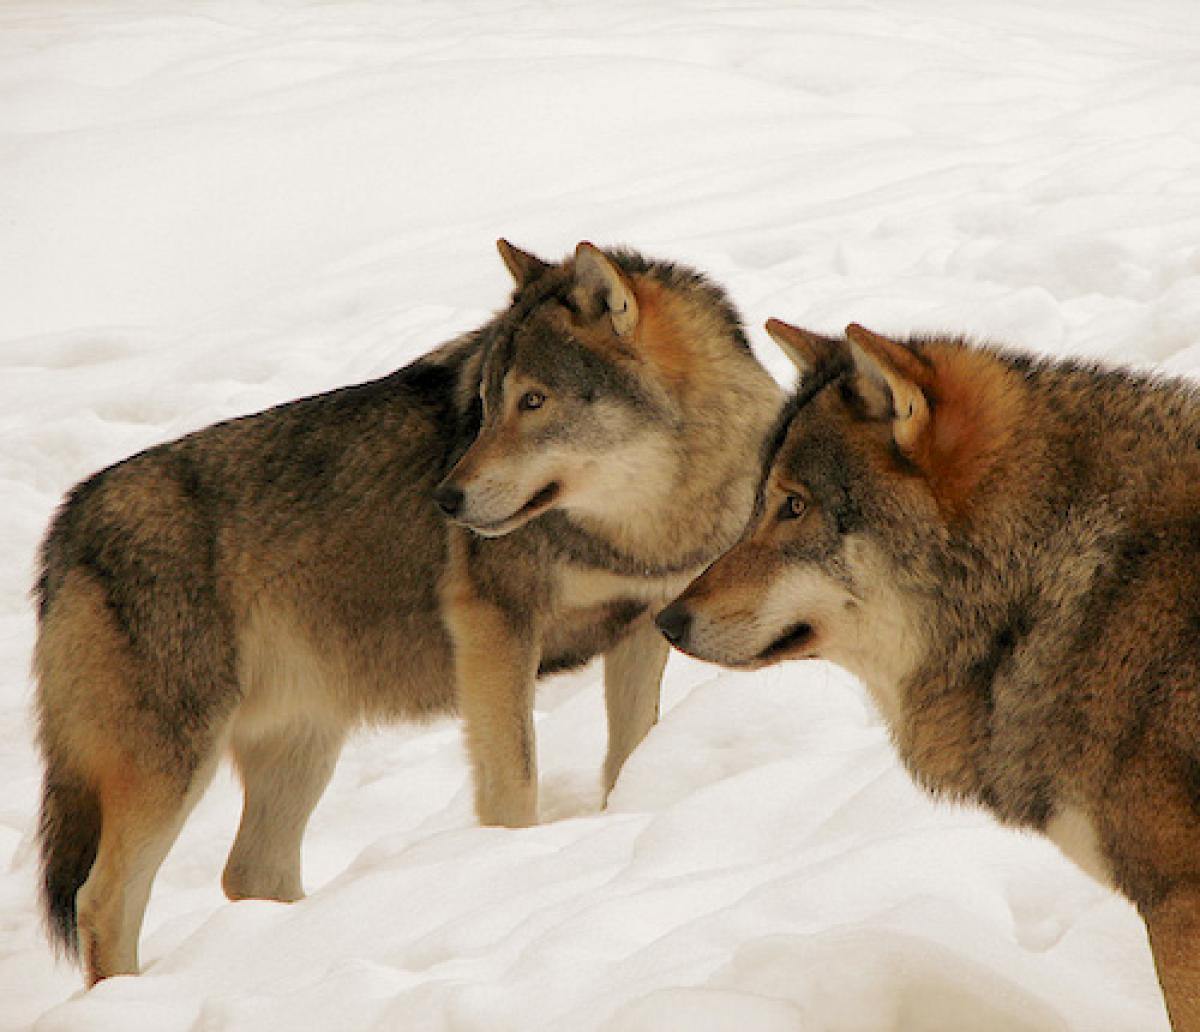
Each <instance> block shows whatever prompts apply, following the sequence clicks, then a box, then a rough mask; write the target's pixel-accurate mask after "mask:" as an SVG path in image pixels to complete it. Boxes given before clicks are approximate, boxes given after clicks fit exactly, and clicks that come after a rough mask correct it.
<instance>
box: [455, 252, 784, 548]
mask: <svg viewBox="0 0 1200 1032" xmlns="http://www.w3.org/2000/svg"><path fill="white" fill-rule="evenodd" d="M499 247H500V253H501V256H502V258H503V259H504V261H505V264H506V265H507V266H508V269H509V271H510V272H511V273H512V275H513V278H514V279H515V281H516V291H515V293H514V295H513V302H512V304H511V306H510V307H509V309H508V310H507V311H506V312H504V313H502V315H501V316H500V317H499V318H498V319H497V320H496V322H495V323H494V324H492V325H491V326H490V327H489V328H488V329H487V330H486V335H485V343H484V347H483V350H482V352H481V365H480V369H479V396H480V402H481V406H482V408H481V411H482V417H481V424H480V428H479V432H478V435H477V437H476V439H475V441H474V443H473V444H472V445H471V446H470V448H469V449H468V450H467V451H466V453H465V454H464V455H463V456H462V457H461V459H460V460H459V461H458V463H457V464H456V465H455V466H454V467H453V468H452V469H451V470H450V472H449V473H448V474H447V476H446V477H445V479H444V480H443V481H442V483H441V484H440V485H439V486H438V488H437V490H436V492H435V494H434V499H435V501H436V502H437V504H438V505H439V506H440V507H441V509H442V510H443V512H445V513H446V515H447V516H449V517H450V518H451V519H453V520H455V521H456V522H458V523H460V524H463V525H464V526H467V527H469V528H470V529H472V530H473V531H475V532H476V533H478V534H480V535H483V536H488V537H494V536H499V535H502V534H506V533H509V532H510V531H512V530H515V529H516V528H518V527H520V526H522V525H523V524H525V523H527V522H528V521H529V520H531V519H533V518H534V517H536V516H538V515H540V514H541V513H544V512H546V511H547V510H549V509H551V508H562V509H565V510H567V511H568V512H569V513H571V514H573V515H585V516H591V517H594V518H597V519H599V520H601V521H603V520H605V519H607V518H622V519H628V518H630V516H631V515H633V516H636V515H637V514H638V511H639V510H640V509H642V508H643V507H650V508H652V507H654V506H655V505H656V504H657V503H658V502H659V501H660V500H661V498H662V497H663V496H665V495H667V494H669V492H671V491H672V490H673V488H674V486H675V485H674V480H675V479H676V477H677V476H678V475H679V470H678V465H679V462H678V460H679V452H680V449H681V448H682V447H684V446H685V444H684V443H682V442H681V440H680V433H679V432H678V431H679V430H680V428H681V427H683V425H684V423H685V421H686V419H685V417H686V413H685V411H684V409H685V408H686V406H687V404H688V402H689V398H690V400H692V401H695V400H698V399H700V398H702V397H703V396H704V393H705V391H707V390H709V389H710V388H718V387H719V388H720V389H722V390H724V391H725V393H726V394H727V395H728V396H729V397H733V396H735V395H736V392H737V390H738V387H737V384H736V380H737V378H736V377H728V378H727V379H728V380H729V381H730V384H729V386H728V387H726V386H725V385H724V383H723V378H726V374H725V370H724V368H723V363H724V362H726V361H729V360H730V358H732V359H734V360H735V361H741V362H747V361H748V362H749V363H751V364H753V365H754V366H755V367H756V368H757V363H756V362H754V360H753V358H752V357H751V356H750V351H749V345H748V344H747V342H746V338H745V335H744V333H743V331H742V328H741V324H740V321H739V319H738V316H737V313H736V312H735V310H734V309H733V307H732V306H731V305H730V304H729V302H728V301H727V300H726V299H725V297H724V295H723V294H722V293H721V292H720V291H719V290H718V289H717V288H716V287H714V286H713V285H712V284H710V283H709V282H708V281H707V280H705V279H704V278H703V277H701V276H699V275H698V274H695V273H691V272H689V271H687V270H684V269H681V268H679V267H677V266H674V265H670V264H667V263H657V262H649V261H647V260H645V259H642V258H640V257H639V256H637V255H635V254H632V253H630V252H622V251H615V252H604V251H601V250H599V249H597V248H596V247H594V246H592V245H591V244H589V243H581V244H580V245H579V246H578V247H577V248H576V250H575V254H574V255H573V257H571V258H570V259H568V260H567V261H565V262H563V263H561V264H558V265H552V264H549V263H546V262H543V261H541V260H540V259H538V258H535V257H534V256H533V255H530V254H527V253H525V252H522V251H519V250H518V249H517V248H515V247H513V246H512V245H510V244H508V243H506V242H505V241H501V242H500V244H499ZM763 375H764V377H765V374H763ZM743 379H744V377H743ZM768 418H769V417H768Z"/></svg>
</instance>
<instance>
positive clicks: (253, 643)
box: [34, 242, 779, 982]
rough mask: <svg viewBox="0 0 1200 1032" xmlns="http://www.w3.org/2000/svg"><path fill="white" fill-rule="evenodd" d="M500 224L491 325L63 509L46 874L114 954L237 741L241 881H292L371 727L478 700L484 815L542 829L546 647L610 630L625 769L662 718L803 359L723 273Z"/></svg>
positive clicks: (84, 946) (52, 650) (553, 659)
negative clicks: (704, 585)
mask: <svg viewBox="0 0 1200 1032" xmlns="http://www.w3.org/2000/svg"><path fill="white" fill-rule="evenodd" d="M500 251H501V257H502V258H503V259H504V262H505V265H506V266H507V267H508V269H509V270H510V271H511V272H512V274H513V276H514V278H515V279H516V281H517V283H516V290H515V292H514V294H513V297H512V301H511V304H510V305H509V306H508V307H507V308H506V309H505V310H503V311H502V312H500V313H499V314H498V315H497V316H496V317H495V318H493V319H492V320H491V321H490V322H488V323H487V324H486V325H485V326H483V327H482V328H480V329H479V330H477V331H475V332H473V333H468V334H466V335H464V336H463V337H461V338H459V339H457V340H455V341H451V342H450V343H448V344H446V345H444V346H443V347H441V348H439V349H438V350H436V351H434V352H432V353H431V354H429V355H427V356H425V357H424V358H422V359H420V360H418V361H417V362H414V363H413V364H412V365H410V366H408V367H406V368H404V369H401V370H399V371H397V372H395V373H393V374H391V375H389V376H385V377H383V378H381V379H379V380H376V381H373V382H371V383H366V384H359V385H356V386H352V387H346V388H342V389H340V390H335V391H331V392H329V393H328V394H324V395H319V396H316V397H312V398H304V399H300V400H299V401H295V402H290V403H288V404H285V405H281V406H278V407H277V408H274V409H270V410H268V411H266V412H262V413H258V414H256V415H252V416H247V417H244V418H242V419H236V420H230V421H228V422H225V423H221V424H218V425H216V426H213V427H209V428H207V429H205V430H202V431H199V432H198V433H195V434H192V435H190V436H188V437H185V438H182V439H181V440H178V441H172V442H169V443H166V444H162V445H159V446H158V447H155V448H152V449H149V450H148V451H146V452H143V453H141V454H139V455H135V456H133V457H132V458H130V459H127V460H125V461H124V462H121V463H118V464H117V465H115V466H112V467H110V468H109V469H106V470H102V471H101V472H100V473H98V474H96V475H95V476H93V477H91V478H90V479H88V480H87V481H85V482H84V483H82V484H80V485H78V486H77V487H76V488H75V489H74V490H73V491H72V492H71V494H70V495H69V496H68V498H67V500H66V501H65V502H64V504H63V506H62V507H61V509H60V510H59V512H58V514H57V515H56V517H55V519H54V521H53V523H52V525H51V527H50V530H49V532H48V534H47V536H46V539H45V542H44V544H43V548H42V557H41V558H42V575H41V577H40V580H39V583H38V586H37V600H38V605H39V632H38V641H37V646H36V655H35V662H34V665H35V672H36V676H37V680H38V689H37V709H38V721H39V739H40V744H41V748H42V752H43V755H44V757H45V761H46V777H45V785H44V792H43V806H42V819H41V825H40V836H39V837H40V845H41V851H42V864H43V875H44V881H43V901H44V905H45V910H46V915H47V919H48V926H49V929H50V932H51V936H52V938H54V939H55V940H56V941H57V942H58V944H59V945H61V946H63V947H65V948H66V950H67V951H68V952H71V953H75V952H76V951H77V950H78V952H80V953H81V954H82V958H83V961H84V964H85V967H86V974H87V978H88V980H89V982H94V981H95V980H97V979H99V978H103V977H106V976H108V975H112V974H120V973H130V972H134V971H136V970H137V968H138V961H137V940H138V931H139V928H140V925H141V921H142V914H143V912H144V909H145V905H146V900H147V898H148V895H149V892H150V887H151V884H152V881H153V878H154V875H155V872H156V871H157V869H158V866H159V864H160V863H161V862H162V859H163V857H164V856H165V855H166V852H167V850H168V849H169V848H170V846H171V843H172V842H173V841H174V839H175V836H176V834H177V833H178V830H179V828H180V826H181V825H182V823H183V821H184V819H185V818H186V816H187V813H188V811H189V810H190V808H191V806H192V805H193V804H194V803H195V801H196V800H197V799H198V798H199V797H200V795H201V794H202V793H203V791H204V790H205V787H206V786H207V784H208V782H209V779H210V778H211V777H212V774H213V771H214V770H215V768H216V765H217V762H218V758H219V757H220V755H221V754H222V753H224V752H225V751H226V750H228V751H229V753H230V754H231V755H232V758H233V761H234V765H235V767H236V769H237V771H238V773H239V775H240V777H241V779H242V781H243V784H244V788H245V804H244V808H243V812H242V819H241V824H240V826H239V828H238V834H237V838H236V840H235V842H234V845H233V849H232V850H231V852H230V856H229V860H228V863H227V864H226V867H225V871H224V874H223V877H222V885H223V887H224V889H225V892H226V894H227V895H228V896H229V897H230V898H231V899H243V898H267V899H278V900H295V899H298V898H300V896H301V895H302V894H303V887H302V883H301V876H300V873H301V871H300V843H301V839H302V837H303V833H304V828H305V825H306V823H307V821H308V817H309V814H310V812H311V811H312V808H313V806H315V804H316V802H317V800H318V799H319V798H320V796H321V793H322V791H323V790H324V788H325V785H326V783H327V781H328V779H329V777H330V775H331V773H332V771H333V768H334V764H335V762H336V759H337V755H338V752H339V750H340V748H341V746H342V742H343V740H344V739H345V737H346V735H347V734H348V733H349V732H350V731H351V730H352V729H353V728H354V727H355V726H357V725H360V724H362V723H363V722H370V721H384V720H397V719H401V720H419V719H421V718H424V717H428V716H431V715H435V714H446V713H454V712H458V713H460V714H461V715H462V717H463V720H464V724H465V729H464V730H465V737H466V743H467V750H468V753H469V756H470V761H471V767H472V773H473V776H474V784H475V801H476V810H477V812H478V815H479V818H480V820H481V821H483V822H484V823H488V824H503V825H509V826H520V825H525V824H530V823H532V822H534V821H535V820H536V819H537V758H536V743H535V741H534V733H533V721H532V705H533V691H534V683H535V680H536V679H537V678H538V677H539V676H542V675H545V674H548V673H552V672H554V671H556V670H562V669H566V668H569V667H573V666H579V665H580V664H582V663H585V662H587V661H588V660H590V659H591V658H592V657H594V656H597V655H602V656H604V659H605V675H604V682H605V697H606V702H607V706H608V720H609V749H608V754H607V756H606V759H605V764H604V775H603V777H604V782H603V789H604V792H605V793H606V794H607V792H608V791H609V790H611V789H612V787H613V784H614V782H615V781H616V778H617V776H618V774H619V772H620V770H621V766H622V764H623V763H624V762H625V759H626V758H627V757H628V755H629V753H630V752H631V751H632V750H633V749H634V748H635V747H636V746H637V744H638V743H639V742H640V741H641V740H642V738H643V737H644V736H645V734H646V733H647V732H648V730H649V729H650V727H651V725H652V724H653V723H654V720H655V719H656V718H657V713H658V685H659V678H660V675H661V673H662V668H663V663H664V662H665V660H666V655H667V647H666V645H665V643H663V641H662V640H661V638H660V637H659V635H658V634H657V633H656V632H655V631H654V629H653V625H652V624H651V617H652V615H653V613H654V612H655V611H656V610H657V609H658V608H659V607H660V606H661V605H663V604H664V603H665V602H666V601H667V600H668V599H669V598H671V597H672V596H673V595H674V594H676V593H677V592H678V591H679V590H680V589H681V588H682V587H683V586H684V585H685V584H686V583H687V582H688V580H690V579H691V577H692V576H694V575H695V574H696V573H697V572H699V570H701V569H703V567H704V566H705V565H706V564H707V563H708V562H709V561H710V560H711V559H712V558H713V557H714V556H715V555H716V554H717V553H718V552H719V551H720V550H721V549H722V548H723V547H725V546H727V545H729V544H730V543H732V541H733V540H734V539H735V538H736V536H737V534H738V532H739V530H740V528H741V526H742V525H743V524H744V522H745V520H746V518H747V516H748V514H749V511H750V508H751V505H752V502H753V494H754V481H755V479H756V472H755V471H753V470H746V469H745V468H744V464H743V463H742V461H741V454H742V453H743V452H744V450H745V449H746V448H754V447H757V446H758V443H759V441H760V440H761V438H762V437H763V436H764V434H765V431H766V430H767V428H768V427H769V426H770V423H771V420H772V419H773V417H774V414H775V411H776V409H777V407H778V402H779V391H778V388H777V387H776V385H775V384H774V381H772V380H771V378H770V377H769V376H768V375H767V373H766V371H765V370H764V369H763V368H762V367H761V366H760V365H759V364H758V363H757V361H756V360H755V359H754V357H753V355H752V354H751V352H750V349H749V346H748V344H747V342H746V339H745V335H744V333H743V331H742V328H741V324H740V321H739V318H738V316H737V313H736V311H735V310H734V309H733V307H732V305H730V303H729V302H728V300H727V299H726V298H725V297H724V295H723V294H722V293H721V291H720V290H719V289H717V288H716V287H714V286H713V285H712V284H710V283H709V282H708V281H707V280H705V279H704V278H703V277H702V276H700V275H698V274H697V273H694V272H690V271H689V270H686V269H683V268H680V267H678V266H675V265H672V264H670V263H666V262H653V261H648V260H646V259H644V258H642V257H640V256H638V255H636V254H634V253H632V252H627V251H614V252H602V251H600V250H598V249H597V248H595V247H592V246H591V245H590V244H581V245H580V246H579V247H578V248H577V249H576V252H575V254H574V255H572V256H571V257H569V258H568V259H567V260H566V261H564V262H562V263H560V264H550V263H547V262H543V261H541V260H540V259H537V258H535V257H534V256H532V255H529V254H526V253H525V252H522V251H520V250H518V249H517V248H514V247H512V246H511V245H508V244H505V243H503V242H502V243H501V246H500ZM531 397H532V398H534V399H535V401H536V404H534V403H532V402H531V403H529V404H526V401H527V400H528V399H529V398H531ZM439 508H440V509H441V510H443V511H439ZM447 515H449V516H450V517H451V521H449V522H448V520H447V518H446V517H447Z"/></svg>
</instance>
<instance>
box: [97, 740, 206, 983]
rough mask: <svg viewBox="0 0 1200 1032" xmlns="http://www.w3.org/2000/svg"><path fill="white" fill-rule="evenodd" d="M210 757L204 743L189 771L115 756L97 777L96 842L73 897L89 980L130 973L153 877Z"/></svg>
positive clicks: (201, 784)
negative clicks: (145, 765)
mask: <svg viewBox="0 0 1200 1032" xmlns="http://www.w3.org/2000/svg"><path fill="white" fill-rule="evenodd" d="M218 758H219V750H217V749H213V750H211V752H210V754H209V755H208V756H207V757H205V758H204V759H203V761H202V762H201V763H200V764H199V765H198V766H197V767H196V768H195V770H194V771H193V772H192V774H191V776H190V778H182V777H180V776H179V775H178V774H175V773H171V774H166V773H163V772H161V771H157V770H147V769H144V768H142V767H140V766H139V765H138V764H137V763H136V762H134V761H132V760H130V759H121V760H118V761H116V762H114V763H111V764H109V765H108V766H107V769H106V770H104V772H103V773H102V774H101V776H100V778H99V779H98V780H99V790H98V794H99V798H100V821H101V830H100V843H99V847H98V849H97V852H96V861H95V863H94V864H93V866H92V869H91V872H90V873H89V874H88V877H87V880H86V881H85V882H84V883H83V885H82V886H81V887H80V889H79V893H78V895H77V896H76V912H77V914H78V922H79V949H80V955H81V957H82V959H83V964H84V970H85V972H86V976H87V981H88V984H89V985H95V983H96V982H98V981H100V979H102V978H109V977H110V976H112V975H133V974H137V972H138V938H139V936H140V934H141V928H142V921H143V918H144V917H145V913H146V904H147V902H148V901H149V899H150V888H151V886H152V885H153V883H154V877H155V875H156V874H157V873H158V869H159V867H160V866H162V862H163V860H164V859H165V858H166V855H167V853H168V852H169V851H170V849H171V846H172V845H173V844H174V842H175V839H176V838H177V837H178V835H179V830H180V828H182V827H183V823H184V821H185V820H186V819H187V816H188V814H189V813H190V812H191V810H192V808H193V807H194V806H195V804H196V801H197V800H198V799H199V798H200V796H201V795H203V794H204V790H205V789H206V788H207V787H208V785H209V783H210V782H211V781H212V776H213V773H214V771H215V770H216V767H217V761H218Z"/></svg>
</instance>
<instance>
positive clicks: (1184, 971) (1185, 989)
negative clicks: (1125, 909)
mask: <svg viewBox="0 0 1200 1032" xmlns="http://www.w3.org/2000/svg"><path fill="white" fill-rule="evenodd" d="M1143 916H1144V917H1145V920H1146V929H1147V931H1148V932H1149V934H1150V949H1151V952H1152V953H1153V954H1154V966H1155V968H1156V969H1157V971H1158V980H1159V983H1160V984H1161V985H1162V990H1163V996H1164V998H1165V999H1166V1003H1167V1013H1168V1014H1169V1015H1170V1018H1171V1028H1172V1029H1174V1032H1200V887H1192V886H1185V887H1181V888H1177V889H1175V890H1174V891H1173V892H1171V893H1170V894H1169V895H1168V896H1167V897H1166V899H1164V900H1163V901H1162V902H1161V903H1158V904H1157V905H1155V906H1154V907H1153V908H1150V909H1149V910H1148V911H1146V912H1144V913H1143Z"/></svg>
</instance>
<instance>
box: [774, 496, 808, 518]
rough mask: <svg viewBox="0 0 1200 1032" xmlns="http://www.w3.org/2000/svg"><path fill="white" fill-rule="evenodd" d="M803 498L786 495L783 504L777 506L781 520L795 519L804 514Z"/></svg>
mask: <svg viewBox="0 0 1200 1032" xmlns="http://www.w3.org/2000/svg"><path fill="white" fill-rule="evenodd" d="M804 509H805V505H804V499H803V498H801V497H800V496H799V495H794V494H792V495H788V496H787V497H786V498H785V499H784V500H783V504H782V505H781V506H780V507H779V518H780V519H781V520H796V519H799V518H800V517H801V516H803V515H804Z"/></svg>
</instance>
